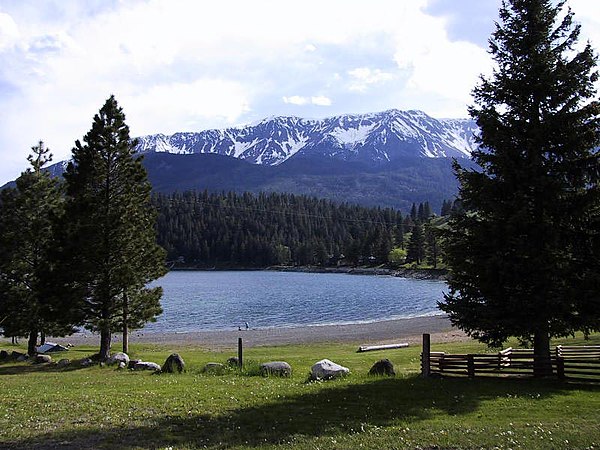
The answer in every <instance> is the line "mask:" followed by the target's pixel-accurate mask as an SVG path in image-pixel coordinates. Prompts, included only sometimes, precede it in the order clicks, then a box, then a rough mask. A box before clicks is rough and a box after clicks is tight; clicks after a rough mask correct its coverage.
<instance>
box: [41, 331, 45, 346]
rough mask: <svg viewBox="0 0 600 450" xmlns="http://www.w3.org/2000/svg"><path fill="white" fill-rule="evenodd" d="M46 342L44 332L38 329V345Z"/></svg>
mask: <svg viewBox="0 0 600 450" xmlns="http://www.w3.org/2000/svg"><path fill="white" fill-rule="evenodd" d="M45 343H46V333H44V332H43V331H40V345H44V344H45Z"/></svg>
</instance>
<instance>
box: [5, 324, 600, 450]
mask: <svg viewBox="0 0 600 450" xmlns="http://www.w3.org/2000/svg"><path fill="white" fill-rule="evenodd" d="M562 342H566V341H564V340H563V341H562ZM578 342H581V340H580V339H579V340H578ZM592 342H593V343H600V336H593V340H592ZM511 344H512V343H511ZM0 348H5V349H11V346H10V345H9V344H2V345H0ZM356 349H357V346H356V345H348V344H333V343H331V344H318V345H310V346H281V347H255V348H249V349H247V350H246V352H245V355H244V356H245V359H246V361H247V362H248V365H247V367H246V368H245V369H244V370H243V371H241V372H240V371H239V370H226V371H225V372H224V374H223V375H205V374H202V373H201V369H202V367H203V366H204V364H206V363H207V362H209V361H214V362H225V360H226V359H227V358H228V357H230V356H234V355H235V352H234V351H230V352H223V353H214V352H208V351H205V350H203V349H199V348H198V349H196V348H193V347H184V348H181V349H177V348H171V347H161V346H152V345H143V346H142V345H138V346H133V351H132V354H133V356H134V357H139V358H142V359H144V360H150V361H155V362H158V363H162V362H164V360H165V359H166V357H167V356H168V355H169V354H170V353H171V352H172V351H179V353H180V354H181V355H182V356H183V358H184V359H185V361H186V364H187V367H188V371H187V372H186V373H185V374H182V375H170V374H162V375H153V374H151V373H148V372H131V371H117V370H115V369H113V368H112V367H99V366H94V367H89V368H80V367H78V366H72V367H69V368H66V369H63V370H59V369H55V368H52V367H39V366H32V365H29V364H27V363H5V364H0V448H4V447H6V448H17V449H18V448H36V447H39V448H111V449H112V448H125V449H134V448H168V447H172V448H184V449H185V448H230V447H233V448H275V447H281V448H301V449H317V448H318V449H334V448H335V449H354V448H373V449H375V448H377V449H391V448H397V449H405V448H428V449H432V448H469V449H471V448H500V449H505V448H523V449H536V448H537V449H548V448H552V449H584V448H589V449H592V448H599V447H600V427H599V425H600V386H598V385H595V386H594V385H583V384H570V383H561V382H558V381H552V380H548V381H536V380H507V379H476V380H468V379H463V378H454V379H435V378H432V379H421V378H419V376H418V370H419V352H420V349H419V348H418V347H412V348H407V349H396V350H388V351H383V352H372V353H356ZM95 350H96V348H92V347H82V348H79V347H76V348H73V349H72V350H71V351H69V352H68V356H66V355H65V357H68V358H70V359H72V360H73V359H78V358H83V357H84V356H86V355H89V354H91V353H93V352H94V351H95ZM433 350H436V351H449V352H465V351H468V352H480V351H483V350H485V349H484V347H482V346H481V345H480V344H477V343H474V342H457V343H450V344H443V345H434V346H433ZM322 358H329V359H332V360H333V361H336V362H338V363H340V364H343V365H345V366H347V367H349V368H350V369H351V371H352V373H351V374H350V375H349V376H348V377H346V378H344V379H341V380H333V381H327V382H307V375H308V372H309V370H310V366H311V365H312V364H313V363H314V362H315V361H317V360H319V359H322ZM380 358H389V359H390V360H391V361H392V362H393V363H394V365H395V367H396V370H397V373H398V376H397V377H396V378H381V377H369V376H368V375H367V372H368V370H369V368H370V367H371V365H372V364H373V363H374V362H375V361H376V360H378V359H380ZM55 359H56V358H55ZM272 360H285V361H288V362H289V363H290V364H291V365H292V367H293V368H294V373H293V376H292V377H291V378H287V379H286V378H276V377H272V378H263V377H260V376H257V372H258V371H257V368H258V364H259V363H260V362H263V361H272Z"/></svg>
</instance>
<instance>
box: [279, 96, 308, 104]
mask: <svg viewBox="0 0 600 450" xmlns="http://www.w3.org/2000/svg"><path fill="white" fill-rule="evenodd" d="M309 102H310V99H309V98H308V97H301V96H299V95H292V96H291V97H283V103H289V104H290V105H306V104H308V103H309Z"/></svg>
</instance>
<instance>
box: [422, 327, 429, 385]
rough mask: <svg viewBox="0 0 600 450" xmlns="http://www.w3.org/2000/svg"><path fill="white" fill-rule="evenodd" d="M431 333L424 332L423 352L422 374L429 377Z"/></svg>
mask: <svg viewBox="0 0 600 450" xmlns="http://www.w3.org/2000/svg"><path fill="white" fill-rule="evenodd" d="M430 354H431V335H429V334H428V333H424V334H423V352H422V353H421V376H422V377H424V378H427V377H428V376H429V375H430V374H431V371H430V367H431V366H430Z"/></svg>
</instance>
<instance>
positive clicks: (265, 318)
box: [144, 271, 447, 332]
mask: <svg viewBox="0 0 600 450" xmlns="http://www.w3.org/2000/svg"><path fill="white" fill-rule="evenodd" d="M152 285H159V286H162V287H163V289H164V295H163V299H162V307H163V314H162V315H161V316H159V318H158V321H157V322H156V323H149V324H147V325H146V326H145V327H144V330H145V331H146V332H167V331H168V332H189V331H207V330H227V329H237V328H238V327H242V328H244V327H245V323H246V322H248V324H249V326H250V327H251V328H271V327H293V326H303V325H327V324H346V323H361V322H375V321H380V320H386V319H398V318H408V317H417V316H427V315H434V314H439V313H440V311H439V310H438V309H437V307H436V302H437V301H439V300H442V298H443V292H444V290H446V287H447V286H446V283H444V282H442V281H428V280H414V279H407V278H398V277H392V276H374V275H350V274H338V273H335V274H333V273H332V274H323V273H302V272H276V271H208V272H206V271H173V272H169V273H168V274H167V275H166V276H165V277H163V278H161V279H160V280H157V281H156V282H154V283H153V284H152Z"/></svg>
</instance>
